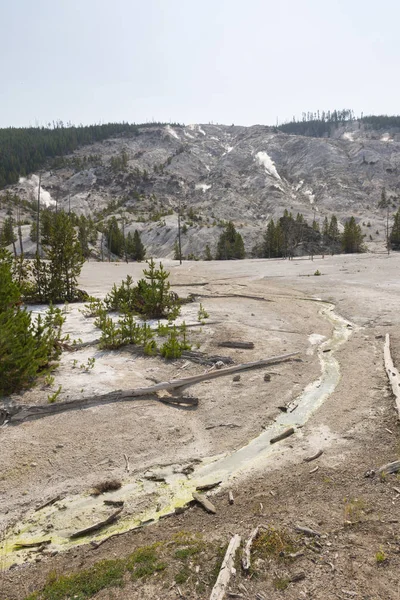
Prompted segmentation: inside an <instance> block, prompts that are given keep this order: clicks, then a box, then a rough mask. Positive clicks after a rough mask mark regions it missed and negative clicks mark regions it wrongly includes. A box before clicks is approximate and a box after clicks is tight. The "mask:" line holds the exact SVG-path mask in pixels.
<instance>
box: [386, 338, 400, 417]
mask: <svg viewBox="0 0 400 600" xmlns="http://www.w3.org/2000/svg"><path fill="white" fill-rule="evenodd" d="M383 357H384V361H385V370H386V373H387V376H388V378H389V382H390V385H391V387H392V392H393V395H394V397H395V401H396V408H397V414H398V417H399V419H400V374H399V371H398V370H397V369H396V367H395V366H394V363H393V359H392V355H391V354H390V337H389V334H388V333H387V334H386V337H385V346H384V348H383Z"/></svg>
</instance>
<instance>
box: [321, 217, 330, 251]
mask: <svg viewBox="0 0 400 600" xmlns="http://www.w3.org/2000/svg"><path fill="white" fill-rule="evenodd" d="M322 235H323V241H324V244H327V243H328V240H329V223H328V217H325V219H324V224H323V225H322Z"/></svg>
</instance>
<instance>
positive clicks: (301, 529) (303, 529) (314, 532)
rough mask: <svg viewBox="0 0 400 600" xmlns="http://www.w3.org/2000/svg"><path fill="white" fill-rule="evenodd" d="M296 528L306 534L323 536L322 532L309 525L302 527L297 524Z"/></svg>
mask: <svg viewBox="0 0 400 600" xmlns="http://www.w3.org/2000/svg"><path fill="white" fill-rule="evenodd" d="M295 530H296V531H298V532H299V533H304V535H308V536H309V537H321V534H320V533H319V532H318V531H314V530H313V529H310V528H309V527H302V526H301V525H296V526H295Z"/></svg>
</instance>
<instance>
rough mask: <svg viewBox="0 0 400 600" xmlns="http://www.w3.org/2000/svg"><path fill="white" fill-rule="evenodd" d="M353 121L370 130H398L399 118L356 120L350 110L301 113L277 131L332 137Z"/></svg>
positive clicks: (383, 117)
mask: <svg viewBox="0 0 400 600" xmlns="http://www.w3.org/2000/svg"><path fill="white" fill-rule="evenodd" d="M355 121H357V123H358V124H359V126H360V127H361V126H362V125H364V126H365V127H366V128H367V129H370V130H377V131H379V130H382V129H388V128H389V129H393V128H396V129H397V128H399V129H400V116H391V117H390V116H387V115H371V116H367V117H364V116H361V117H360V118H357V117H355V115H354V112H353V111H352V110H350V109H343V110H334V111H332V112H331V111H327V112H325V111H317V112H307V113H303V115H302V118H301V120H296V119H295V118H293V120H292V121H289V122H288V123H283V124H282V125H279V126H278V129H279V131H283V132H284V133H289V134H294V135H305V136H310V137H318V138H320V137H332V136H333V134H334V132H335V131H336V130H337V129H338V128H339V127H341V126H343V125H345V124H346V123H353V122H355Z"/></svg>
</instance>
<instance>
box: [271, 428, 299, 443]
mask: <svg viewBox="0 0 400 600" xmlns="http://www.w3.org/2000/svg"><path fill="white" fill-rule="evenodd" d="M293 434H294V428H293V427H289V429H286V430H285V431H282V433H280V434H279V435H276V436H275V437H273V438H271V439H270V441H269V443H270V444H276V442H280V441H281V440H284V439H286V438H287V437H289V436H290V435H293Z"/></svg>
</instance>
